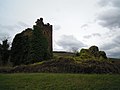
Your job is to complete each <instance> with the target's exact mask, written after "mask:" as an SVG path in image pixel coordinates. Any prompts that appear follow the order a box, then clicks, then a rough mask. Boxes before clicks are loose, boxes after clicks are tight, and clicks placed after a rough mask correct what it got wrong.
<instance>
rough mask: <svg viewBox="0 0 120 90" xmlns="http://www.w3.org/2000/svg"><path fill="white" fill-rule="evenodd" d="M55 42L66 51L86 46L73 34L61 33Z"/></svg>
mask: <svg viewBox="0 0 120 90" xmlns="http://www.w3.org/2000/svg"><path fill="white" fill-rule="evenodd" d="M57 44H58V45H59V46H61V47H62V48H63V49H65V50H68V51H73V50H78V49H79V48H82V47H84V46H86V45H85V44H84V43H82V42H81V41H79V40H77V39H76V38H75V37H74V36H73V35H63V36H62V37H61V39H60V40H59V41H58V42H57Z"/></svg>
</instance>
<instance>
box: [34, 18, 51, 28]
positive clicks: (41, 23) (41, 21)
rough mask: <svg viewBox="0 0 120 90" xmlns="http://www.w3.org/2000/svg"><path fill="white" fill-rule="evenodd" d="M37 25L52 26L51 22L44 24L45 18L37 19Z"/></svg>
mask: <svg viewBox="0 0 120 90" xmlns="http://www.w3.org/2000/svg"><path fill="white" fill-rule="evenodd" d="M35 23H36V25H37V26H40V27H44V26H45V27H51V26H52V25H50V24H49V23H47V24H44V22H43V18H40V19H37V21H36V22H35Z"/></svg>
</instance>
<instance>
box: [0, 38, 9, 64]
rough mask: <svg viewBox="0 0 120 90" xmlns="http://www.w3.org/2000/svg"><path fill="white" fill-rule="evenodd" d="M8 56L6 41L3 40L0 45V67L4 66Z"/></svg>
mask: <svg viewBox="0 0 120 90" xmlns="http://www.w3.org/2000/svg"><path fill="white" fill-rule="evenodd" d="M9 56H10V50H9V44H8V40H7V39H6V40H3V41H2V44H0V65H6V64H7V63H8V59H9Z"/></svg>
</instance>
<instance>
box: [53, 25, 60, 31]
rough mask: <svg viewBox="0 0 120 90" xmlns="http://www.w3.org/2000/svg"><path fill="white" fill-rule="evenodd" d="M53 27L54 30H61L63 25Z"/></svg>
mask: <svg viewBox="0 0 120 90" xmlns="http://www.w3.org/2000/svg"><path fill="white" fill-rule="evenodd" d="M53 28H54V30H60V29H61V26H60V25H54V26H53Z"/></svg>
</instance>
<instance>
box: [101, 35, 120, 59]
mask: <svg viewBox="0 0 120 90" xmlns="http://www.w3.org/2000/svg"><path fill="white" fill-rule="evenodd" d="M119 39H120V35H117V36H116V37H114V38H113V39H112V40H111V41H106V42H107V43H105V44H103V46H101V49H103V50H105V51H106V52H107V54H108V56H109V57H117V58H120V40H119Z"/></svg>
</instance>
